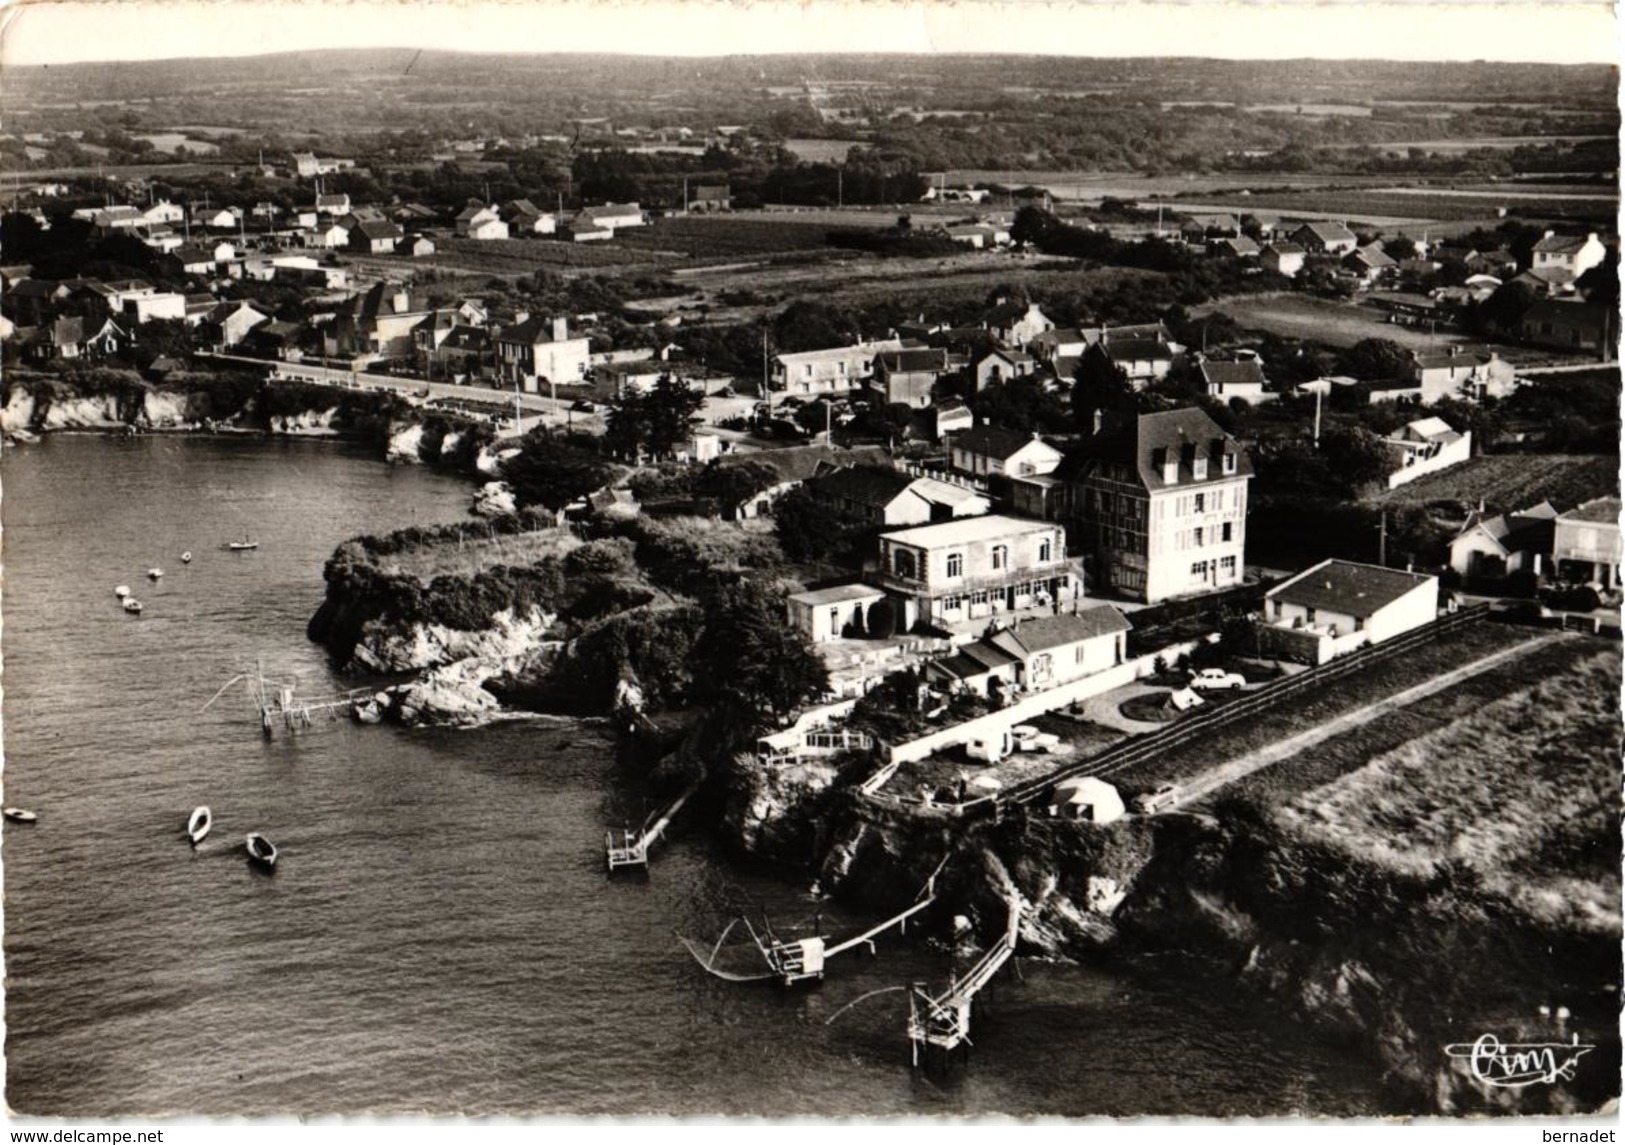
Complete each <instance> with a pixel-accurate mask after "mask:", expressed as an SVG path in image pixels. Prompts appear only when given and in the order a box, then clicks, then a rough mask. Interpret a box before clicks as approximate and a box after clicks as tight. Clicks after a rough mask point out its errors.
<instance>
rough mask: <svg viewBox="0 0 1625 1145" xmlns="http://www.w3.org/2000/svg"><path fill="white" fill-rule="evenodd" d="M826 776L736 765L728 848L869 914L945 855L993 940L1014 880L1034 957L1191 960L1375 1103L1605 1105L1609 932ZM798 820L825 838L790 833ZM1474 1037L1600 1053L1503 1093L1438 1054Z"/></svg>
mask: <svg viewBox="0 0 1625 1145" xmlns="http://www.w3.org/2000/svg"><path fill="white" fill-rule="evenodd" d="M832 779H833V777H832V776H829V775H827V774H824V773H823V771H822V770H821V769H817V768H793V769H788V770H786V771H784V772H782V773H780V774H771V773H769V772H768V771H767V769H764V768H762V767H761V765H755V764H752V765H749V766H741V767H739V768H737V769H736V772H735V776H734V780H733V782H734V785H735V791H734V798H733V799H732V800H731V801H730V803H729V812H728V816H727V820H726V823H725V827H726V829H727V830H728V831H729V833H730V837H731V840H732V841H734V842H735V843H737V844H738V845H739V846H741V847H742V848H744V849H745V850H747V851H749V852H750V853H752V854H756V855H760V856H762V857H765V858H771V859H775V860H778V861H781V862H790V863H798V864H805V863H806V862H807V860H806V858H805V856H806V854H807V850H808V848H809V847H812V848H814V849H815V850H816V851H817V853H818V855H819V858H818V859H816V860H815V861H814V863H813V867H814V869H815V870H816V871H817V874H818V879H819V885H820V886H821V888H822V889H824V890H826V891H830V892H837V893H840V894H842V895H843V896H844V897H851V898H854V899H856V900H858V901H861V902H863V903H865V904H867V905H869V906H870V907H872V908H873V909H875V910H895V909H900V908H901V907H902V906H904V905H906V904H907V903H908V902H910V901H912V899H913V897H914V896H915V895H916V894H917V893H918V891H919V888H920V886H921V885H922V883H923V882H924V880H925V878H926V877H928V876H929V875H930V874H931V873H932V871H933V869H935V868H936V867H937V865H938V864H939V863H941V864H943V865H942V869H941V872H940V873H939V875H938V888H939V891H942V892H944V894H943V901H944V902H948V903H951V904H952V907H951V909H952V910H954V911H955V912H957V913H963V914H965V915H967V916H968V917H969V918H970V919H971V920H973V925H974V926H975V928H976V929H977V930H978V931H979V932H980V933H981V934H982V936H983V937H984V938H991V936H992V935H993V933H995V932H996V931H997V930H998V929H999V928H1000V927H1001V926H1002V925H1003V921H1004V918H1005V910H1006V907H1005V902H1004V895H1005V893H1006V892H1007V891H1010V890H1013V891H1015V892H1016V893H1018V894H1019V895H1020V897H1021V898H1022V900H1023V901H1024V902H1025V903H1026V904H1027V906H1028V909H1027V912H1026V914H1025V916H1024V918H1023V921H1022V927H1021V948H1022V951H1023V952H1024V953H1026V954H1037V955H1040V956H1044V957H1052V958H1063V959H1078V960H1088V959H1111V960H1117V961H1121V962H1123V964H1125V965H1128V966H1130V967H1132V965H1133V955H1134V954H1136V953H1138V952H1153V951H1154V952H1159V953H1167V952H1184V953H1186V954H1188V955H1190V956H1191V957H1192V958H1195V959H1199V960H1200V961H1201V962H1202V963H1204V964H1205V965H1207V966H1209V967H1214V966H1217V967H1218V968H1220V969H1221V971H1223V970H1227V971H1228V973H1229V974H1230V975H1231V976H1232V980H1233V981H1234V982H1235V984H1236V988H1237V989H1238V990H1244V991H1246V992H1248V993H1249V994H1250V995H1251V996H1253V997H1255V998H1257V1000H1258V1003H1259V1004H1260V1005H1262V1006H1269V1007H1272V1008H1275V1009H1276V1010H1278V1011H1279V1012H1282V1013H1285V1014H1288V1015H1290V1016H1292V1017H1294V1018H1295V1019H1297V1020H1299V1021H1301V1022H1303V1023H1305V1024H1306V1025H1309V1026H1311V1027H1313V1028H1315V1029H1317V1030H1319V1031H1321V1032H1322V1033H1323V1034H1324V1035H1325V1036H1327V1037H1328V1038H1331V1039H1334V1040H1337V1041H1343V1042H1348V1043H1352V1044H1356V1045H1359V1046H1362V1047H1364V1048H1365V1049H1366V1050H1367V1051H1368V1052H1369V1053H1370V1054H1371V1055H1372V1056H1373V1057H1374V1058H1375V1059H1376V1060H1377V1061H1379V1062H1380V1063H1381V1064H1382V1066H1383V1067H1384V1070H1385V1095H1384V1099H1385V1101H1386V1102H1387V1103H1388V1109H1387V1110H1386V1111H1387V1112H1393V1113H1431V1112H1451V1111H1456V1112H1465V1111H1491V1110H1502V1111H1508V1112H1513V1111H1516V1112H1525V1113H1535V1112H1576V1111H1584V1110H1594V1109H1596V1108H1598V1107H1599V1105H1601V1104H1602V1103H1603V1102H1605V1101H1606V1100H1608V1099H1609V1098H1610V1097H1611V1096H1614V1095H1615V1094H1617V1086H1618V1080H1617V1079H1618V1062H1619V1041H1618V1034H1617V1015H1618V1002H1617V998H1618V994H1617V983H1618V982H1619V981H1620V977H1619V969H1620V955H1619V940H1618V936H1617V935H1612V936H1610V935H1597V936H1594V937H1593V936H1582V935H1575V934H1554V933H1551V932H1549V931H1546V930H1542V929H1541V928H1539V927H1536V926H1534V925H1533V924H1532V923H1530V922H1528V921H1527V920H1524V919H1520V918H1519V917H1517V916H1516V915H1515V913H1514V912H1512V911H1511V909H1510V908H1509V907H1503V906H1498V905H1496V904H1495V903H1493V902H1489V901H1485V900H1481V899H1479V898H1476V897H1474V896H1473V895H1472V894H1471V893H1470V892H1469V891H1468V890H1466V889H1463V888H1451V887H1448V886H1446V887H1432V888H1427V887H1424V888H1420V889H1418V888H1409V887H1406V886H1403V885H1400V884H1397V883H1386V882H1384V881H1383V880H1381V879H1372V878H1370V877H1369V872H1367V873H1365V874H1355V873H1351V872H1350V871H1349V870H1347V869H1346V868H1345V867H1342V866H1339V865H1338V864H1336V863H1335V862H1329V861H1327V859H1326V857H1325V856H1321V855H1318V854H1315V853H1313V852H1302V851H1300V850H1299V849H1297V848H1296V847H1295V845H1293V844H1291V843H1289V842H1285V841H1282V840H1279V839H1269V840H1267V841H1266V840H1263V839H1261V838H1260V836H1259V835H1258V834H1256V833H1255V829H1254V827H1253V826H1252V825H1247V826H1243V825H1238V824H1227V823H1223V822H1220V821H1219V820H1217V819H1215V818H1212V817H1210V816H1205V815H1189V814H1169V815H1161V816H1155V817H1142V816H1130V817H1127V818H1124V819H1122V820H1119V821H1118V822H1116V823H1113V824H1110V825H1107V826H1104V827H1097V826H1094V825H1091V824H1086V823H1078V822H1070V821H1065V820H1059V819H1052V818H1049V817H1048V816H1047V815H1039V814H1033V815H1030V816H1029V815H1025V814H1023V813H1022V812H1021V811H1020V810H1019V809H1018V810H1016V811H1014V812H1011V813H1007V814H1006V816H1005V817H1004V818H1003V820H1002V821H1001V822H998V823H992V822H961V821H957V820H955V819H953V818H952V817H950V816H948V815H947V814H946V813H944V812H934V813H933V812H927V813H925V814H919V813H911V814H909V815H907V816H903V815H901V814H899V813H898V812H896V811H894V810H893V809H891V808H889V807H884V806H881V805H879V804H875V803H873V802H871V801H867V800H862V799H859V798H857V797H856V796H854V795H853V794H852V793H851V792H850V791H847V790H841V789H831V787H830V783H831V782H832ZM809 810H813V811H815V812H817V813H818V814H819V815H820V816H821V818H820V820H819V828H818V829H817V830H816V831H815V830H814V829H813V828H812V827H811V826H808V825H805V824H803V825H799V826H798V825H797V820H799V819H801V817H802V816H803V815H804V814H806V813H807V812H808V811H809ZM819 835H821V836H822V837H823V840H824V841H823V842H822V844H820V843H819V841H818V838H817V836H819ZM944 860H946V861H945V862H944ZM1554 968H1561V970H1558V969H1554ZM1558 1004H1562V1005H1564V1006H1565V1007H1567V1011H1568V1012H1569V1015H1570V1016H1569V1017H1568V1019H1567V1020H1566V1022H1567V1024H1566V1025H1564V1026H1563V1028H1562V1029H1560V1030H1554V1029H1553V1027H1552V1021H1551V1020H1550V1019H1546V1020H1541V1019H1538V1018H1537V1014H1538V1011H1539V1009H1540V1007H1541V1006H1542V1005H1546V1006H1548V1007H1549V1009H1550V1011H1552V1012H1555V1011H1556V1007H1557V1005H1558ZM1485 1033H1494V1034H1497V1035H1498V1036H1499V1037H1500V1038H1501V1039H1502V1040H1503V1041H1506V1042H1512V1041H1527V1042H1541V1041H1566V1040H1567V1039H1568V1037H1569V1036H1571V1035H1578V1036H1579V1037H1580V1041H1581V1042H1582V1043H1590V1044H1596V1045H1598V1046H1599V1049H1598V1050H1597V1051H1595V1055H1596V1056H1595V1059H1594V1060H1592V1061H1590V1062H1588V1068H1587V1069H1586V1070H1585V1071H1582V1072H1580V1073H1578V1074H1577V1076H1576V1078H1575V1079H1571V1080H1563V1081H1559V1082H1558V1083H1557V1084H1554V1085H1550V1086H1540V1087H1531V1088H1529V1089H1527V1090H1512V1089H1496V1088H1492V1087H1489V1086H1485V1085H1483V1084H1481V1083H1479V1082H1476V1081H1474V1080H1473V1079H1472V1078H1471V1077H1470V1076H1469V1075H1468V1074H1467V1073H1466V1072H1465V1070H1463V1069H1462V1068H1460V1067H1459V1066H1453V1065H1452V1064H1451V1062H1450V1061H1449V1059H1448V1058H1447V1057H1446V1055H1445V1053H1444V1047H1445V1046H1446V1045H1449V1044H1453V1043H1457V1042H1472V1041H1473V1040H1474V1039H1476V1038H1477V1037H1478V1036H1479V1035H1481V1034H1485Z"/></svg>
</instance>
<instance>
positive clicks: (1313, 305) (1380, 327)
mask: <svg viewBox="0 0 1625 1145" xmlns="http://www.w3.org/2000/svg"><path fill="white" fill-rule="evenodd" d="M1214 311H1222V312H1223V313H1225V314H1228V315H1230V317H1232V318H1234V319H1235V320H1236V322H1237V324H1238V325H1240V326H1241V328H1242V329H1244V330H1263V331H1267V332H1269V333H1271V334H1277V335H1280V336H1281V337H1283V338H1307V339H1312V340H1314V341H1316V342H1324V343H1325V344H1326V345H1328V346H1352V345H1354V344H1355V343H1356V342H1359V341H1362V340H1363V339H1366V338H1387V339H1388V340H1389V341H1392V342H1397V343H1398V344H1399V345H1401V346H1403V347H1405V348H1406V349H1407V350H1429V349H1435V350H1436V349H1442V348H1443V347H1445V346H1449V345H1451V344H1452V343H1461V344H1463V345H1465V344H1466V343H1467V341H1468V339H1466V338H1465V337H1463V336H1458V335H1455V334H1450V333H1446V332H1444V331H1440V332H1439V333H1437V334H1430V333H1429V332H1428V331H1427V330H1425V329H1418V328H1415V327H1411V326H1400V325H1397V324H1395V323H1392V322H1386V321H1384V320H1383V314H1382V312H1381V311H1379V310H1374V309H1372V308H1371V307H1368V306H1360V305H1358V304H1357V303H1352V302H1332V301H1329V300H1327V299H1324V298H1307V297H1305V296H1304V295H1301V294H1259V295H1250V296H1245V297H1241V298H1221V299H1219V300H1218V301H1216V302H1205V303H1203V304H1202V305H1200V306H1193V307H1192V308H1191V314H1192V315H1194V316H1195V317H1198V318H1200V317H1202V316H1203V315H1205V314H1211V313H1213V312H1214Z"/></svg>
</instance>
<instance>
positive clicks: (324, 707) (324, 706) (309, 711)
mask: <svg viewBox="0 0 1625 1145" xmlns="http://www.w3.org/2000/svg"><path fill="white" fill-rule="evenodd" d="M240 681H246V682H247V685H248V694H249V696H250V698H251V699H253V701H254V707H255V708H256V709H257V710H258V712H259V718H260V732H261V734H263V735H264V736H265V738H266V739H270V738H271V737H272V736H273V735H275V734H276V729H277V725H278V724H280V725H281V726H282V729H283V730H284V731H286V732H290V733H291V732H297V731H304V730H306V729H307V728H312V727H314V726H315V725H316V721H317V720H318V719H320V718H323V717H325V718H326V719H329V720H335V719H338V718H339V717H340V716H341V715H346V716H354V715H355V714H356V712H357V709H358V706H359V705H360V704H361V703H363V702H364V701H366V700H367V699H369V698H370V697H371V696H372V692H371V691H370V690H369V689H367V688H354V689H351V690H350V691H348V692H344V693H341V694H340V695H336V696H321V697H318V698H316V699H304V698H303V697H301V696H300V695H299V694H298V690H297V688H296V687H295V686H294V685H293V684H283V683H277V682H276V681H273V680H267V679H266V678H265V672H264V671H263V670H262V669H259V668H256V669H255V670H254V671H253V672H252V673H249V672H242V673H239V674H238V675H236V676H233V677H232V678H231V679H230V680H228V681H227V682H226V684H225V685H224V686H223V687H222V688H221V689H220V690H219V691H218V692H216V693H215V694H214V695H213V696H212V697H210V699H209V702H208V703H207V704H204V705H203V710H204V711H207V710H208V709H209V707H210V705H212V704H213V703H214V702H215V700H218V699H219V698H220V697H221V696H223V695H225V694H226V691H227V689H229V688H230V687H231V686H232V685H233V684H236V683H238V682H240Z"/></svg>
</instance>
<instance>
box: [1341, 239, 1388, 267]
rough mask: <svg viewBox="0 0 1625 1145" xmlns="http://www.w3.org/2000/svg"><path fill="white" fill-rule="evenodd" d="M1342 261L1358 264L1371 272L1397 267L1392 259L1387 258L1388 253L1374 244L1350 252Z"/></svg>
mask: <svg viewBox="0 0 1625 1145" xmlns="http://www.w3.org/2000/svg"><path fill="white" fill-rule="evenodd" d="M1344 261H1345V262H1358V263H1360V264H1361V265H1363V266H1366V267H1369V268H1370V269H1372V270H1387V269H1388V268H1389V267H1393V266H1398V265H1399V264H1398V263H1397V262H1395V261H1394V260H1393V259H1391V258H1389V257H1388V253H1387V252H1386V251H1384V250H1383V249H1382V248H1381V247H1380V246H1378V245H1377V244H1376V243H1371V244H1369V245H1368V246H1363V247H1361V248H1360V249H1359V250H1355V251H1350V252H1349V254H1348V256H1347V257H1346V258H1345V259H1344Z"/></svg>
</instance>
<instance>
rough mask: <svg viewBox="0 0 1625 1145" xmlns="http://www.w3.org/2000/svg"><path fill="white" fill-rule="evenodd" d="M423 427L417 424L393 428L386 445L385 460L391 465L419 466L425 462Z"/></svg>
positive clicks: (411, 423)
mask: <svg viewBox="0 0 1625 1145" xmlns="http://www.w3.org/2000/svg"><path fill="white" fill-rule="evenodd" d="M422 444H423V426H421V425H420V424H418V423H417V422H409V423H407V424H405V425H397V426H392V427H391V428H390V432H389V438H388V440H387V441H385V443H384V460H385V461H387V462H389V463H390V464H391V465H396V464H401V465H417V464H418V463H419V462H421V461H422V460H423V454H422V451H421V446H422Z"/></svg>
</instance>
